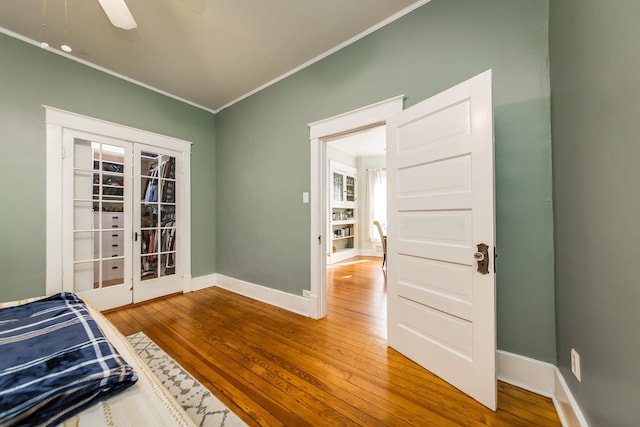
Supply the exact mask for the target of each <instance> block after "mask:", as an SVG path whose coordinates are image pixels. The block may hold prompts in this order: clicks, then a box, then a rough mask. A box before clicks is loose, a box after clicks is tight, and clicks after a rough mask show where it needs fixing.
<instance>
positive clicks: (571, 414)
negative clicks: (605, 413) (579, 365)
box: [553, 368, 588, 427]
mask: <svg viewBox="0 0 640 427" xmlns="http://www.w3.org/2000/svg"><path fill="white" fill-rule="evenodd" d="M553 404H554V405H555V407H556V411H558V416H559V417H560V421H561V422H562V425H563V426H570V427H573V426H579V427H587V426H588V424H587V420H586V419H585V417H584V415H583V414H582V411H581V410H580V407H579V406H578V403H577V402H576V400H575V399H574V397H573V394H572V393H571V390H569V387H568V386H567V382H566V381H565V380H564V377H563V376H562V374H561V373H560V369H558V368H555V388H554V393H553Z"/></svg>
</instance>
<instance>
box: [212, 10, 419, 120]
mask: <svg viewBox="0 0 640 427" xmlns="http://www.w3.org/2000/svg"><path fill="white" fill-rule="evenodd" d="M430 1H431V0H421V1H419V2H416V3H413V4H412V5H410V6H407V7H406V8H404V9H402V10H400V11H399V12H396V13H395V14H393V15H391V16H390V17H388V18H386V19H384V20H382V21H380V22H378V23H377V24H375V25H374V26H372V27H369V28H367V29H366V30H364V31H363V32H361V33H360V34H357V35H355V36H353V37H351V38H350V39H349V40H347V41H345V42H343V43H340V44H339V45H337V46H336V47H334V48H332V49H329V50H328V51H326V52H324V53H321V54H320V55H318V56H316V57H315V58H313V59H311V60H309V61H307V62H305V63H304V64H302V65H299V66H297V67H296V68H294V69H292V70H291V71H288V72H286V73H284V74H282V75H281V76H279V77H276V78H275V79H273V80H271V81H269V82H267V83H265V84H263V85H262V86H260V87H258V88H256V89H254V90H252V91H251V92H247V93H246V94H244V95H242V96H241V97H239V98H236V99H234V100H233V101H231V102H228V103H227V104H225V105H223V106H222V107H220V108H218V109H217V110H216V113H218V112H220V111H222V110H224V109H225V108H228V107H231V106H232V105H233V104H235V103H237V102H240V101H242V100H243V99H245V98H248V97H250V96H251V95H255V94H256V93H258V92H260V91H261V90H263V89H266V88H268V87H269V86H271V85H274V84H276V83H278V82H279V81H281V80H284V79H286V78H287V77H289V76H292V75H293V74H295V73H297V72H298V71H301V70H303V69H305V68H307V67H309V66H311V65H313V64H315V63H316V62H319V61H321V60H323V59H324V58H326V57H328V56H330V55H332V54H334V53H336V52H337V51H339V50H341V49H344V48H345V47H347V46H349V45H350V44H353V43H355V42H357V41H358V40H360V39H363V38H365V37H366V36H368V35H369V34H371V33H373V32H375V31H377V30H379V29H380V28H382V27H384V26H386V25H389V24H390V23H392V22H393V21H396V20H398V19H400V18H402V17H403V16H405V15H407V14H409V13H411V12H413V11H414V10H416V9H418V8H419V7H421V6H424V5H425V4H427V3H429V2H430Z"/></svg>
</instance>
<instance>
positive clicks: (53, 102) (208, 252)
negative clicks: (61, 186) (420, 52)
mask: <svg viewBox="0 0 640 427" xmlns="http://www.w3.org/2000/svg"><path fill="white" fill-rule="evenodd" d="M0 55H1V57H2V59H1V61H0V146H1V147H2V157H1V158H2V167H1V168H0V183H1V184H0V200H2V213H1V214H0V218H1V221H0V236H2V245H0V248H1V249H0V271H2V281H1V282H0V300H11V299H17V298H24V297H30V296H36V295H42V294H44V292H45V208H46V206H45V125H44V119H45V114H44V110H43V109H42V105H43V104H45V105H49V106H52V107H57V108H61V109H64V110H68V111H73V112H76V113H80V114H84V115H88V116H92V117H96V118H100V119H104V120H108V121H112V122H117V123H121V124H124V125H128V126H133V127H136V128H141V129H145V130H149V131H152V132H157V133H160V134H165V135H169V136H173V137H177V138H181V139H185V140H188V141H192V142H193V143H194V144H193V149H192V174H191V179H192V207H191V208H192V274H193V276H200V275H204V274H209V273H213V272H215V243H214V242H215V169H214V167H213V165H214V164H215V127H214V125H215V119H214V115H213V114H211V113H209V112H206V111H203V110H201V109H198V108H195V107H192V106H189V105H187V104H185V103H182V102H179V101H176V100H174V99H171V98H168V97H166V96H163V95H159V94H157V93H155V92H152V91H150V90H147V89H144V88H141V87H139V86H137V85H134V84H131V83H128V82H126V81H123V80H120V79H118V78H115V77H112V76H110V75H107V74H105V73H102V72H99V71H96V70H93V69H90V68H88V67H86V66H83V65H80V64H78V63H76V62H73V61H70V60H68V59H65V58H63V57H61V56H58V55H55V54H52V53H50V52H47V51H44V50H42V49H40V48H38V47H34V46H32V45H29V44H27V43H24V42H22V41H19V40H16V39H13V38H10V37H8V36H5V35H2V34H0Z"/></svg>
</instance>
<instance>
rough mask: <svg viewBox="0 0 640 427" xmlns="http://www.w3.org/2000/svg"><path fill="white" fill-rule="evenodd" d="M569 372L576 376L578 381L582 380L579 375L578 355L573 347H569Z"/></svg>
mask: <svg viewBox="0 0 640 427" xmlns="http://www.w3.org/2000/svg"><path fill="white" fill-rule="evenodd" d="M571 372H573V375H575V376H576V378H577V379H578V381H580V382H582V378H581V375H580V355H579V354H578V352H577V351H576V349H575V348H572V349H571Z"/></svg>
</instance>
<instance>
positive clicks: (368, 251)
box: [358, 249, 383, 258]
mask: <svg viewBox="0 0 640 427" xmlns="http://www.w3.org/2000/svg"><path fill="white" fill-rule="evenodd" d="M358 255H360V256H375V257H379V258H382V256H383V253H382V251H377V250H375V249H360V250H358Z"/></svg>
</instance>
